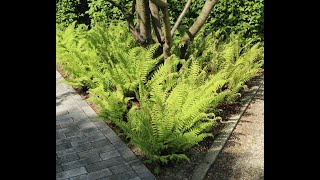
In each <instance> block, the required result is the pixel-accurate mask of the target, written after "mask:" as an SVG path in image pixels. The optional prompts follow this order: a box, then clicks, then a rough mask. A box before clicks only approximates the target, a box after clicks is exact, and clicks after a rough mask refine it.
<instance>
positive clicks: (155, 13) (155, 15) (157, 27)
mask: <svg viewBox="0 0 320 180" xmlns="http://www.w3.org/2000/svg"><path fill="white" fill-rule="evenodd" d="M149 7H150V12H151V19H152V25H153V29H154V33H155V35H156V37H157V40H158V42H159V43H162V31H161V24H160V18H159V8H158V6H157V5H155V4H154V3H153V2H152V1H149Z"/></svg>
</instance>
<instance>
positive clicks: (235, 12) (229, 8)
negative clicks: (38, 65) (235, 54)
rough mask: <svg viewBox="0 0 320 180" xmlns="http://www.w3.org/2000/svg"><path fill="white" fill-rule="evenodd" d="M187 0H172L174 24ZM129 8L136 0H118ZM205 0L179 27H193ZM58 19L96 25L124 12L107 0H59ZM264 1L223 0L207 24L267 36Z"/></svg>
mask: <svg viewBox="0 0 320 180" xmlns="http://www.w3.org/2000/svg"><path fill="white" fill-rule="evenodd" d="M186 1H187V0H183V1H180V0H168V2H169V13H170V22H171V25H172V26H173V25H174V23H175V21H176V19H177V18H178V16H179V15H180V13H181V12H182V10H183V8H184V5H185V3H186ZM115 2H117V3H120V4H123V5H125V7H127V8H128V9H130V8H129V7H131V5H132V0H115ZM204 3H205V0H197V1H193V2H192V3H191V6H190V8H189V11H188V13H187V15H186V17H185V18H183V20H182V23H181V25H180V27H179V29H178V32H177V34H179V33H180V34H182V33H183V32H185V31H186V30H187V28H188V27H190V26H191V25H192V24H193V22H194V21H195V19H196V18H197V16H198V15H199V13H200V11H201V9H202V7H203V4H204ZM56 5H57V6H56V7H57V8H56V9H57V14H56V18H57V23H60V24H61V23H62V24H65V25H69V24H70V23H71V22H73V21H77V22H78V23H79V24H82V23H84V24H86V25H90V24H91V25H94V24H96V23H109V22H110V21H112V20H119V19H123V16H122V14H121V12H120V11H119V10H118V9H117V8H115V7H113V6H112V5H111V4H110V3H109V2H107V1H106V0H88V1H87V0H57V1H56ZM263 23H264V4H263V0H219V2H218V3H217V4H216V5H215V6H214V8H213V10H212V12H211V14H210V16H209V18H208V20H207V23H206V26H207V27H208V28H207V30H208V32H216V34H217V35H221V36H224V37H228V36H229V35H230V34H231V32H234V33H237V34H240V35H242V36H243V37H245V38H254V39H256V40H260V41H263V40H264V35H263V34H264V28H263Z"/></svg>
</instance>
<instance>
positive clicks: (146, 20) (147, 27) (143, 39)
mask: <svg viewBox="0 0 320 180" xmlns="http://www.w3.org/2000/svg"><path fill="white" fill-rule="evenodd" d="M136 3H137V6H136V9H137V12H138V20H139V32H140V36H139V41H140V43H141V44H143V45H148V44H151V43H153V40H152V36H151V23H150V10H149V0H137V1H136Z"/></svg>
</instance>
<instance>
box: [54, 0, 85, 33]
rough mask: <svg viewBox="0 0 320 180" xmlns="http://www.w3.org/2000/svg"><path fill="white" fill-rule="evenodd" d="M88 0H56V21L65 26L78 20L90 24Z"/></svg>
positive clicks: (80, 22)
mask: <svg viewBox="0 0 320 180" xmlns="http://www.w3.org/2000/svg"><path fill="white" fill-rule="evenodd" d="M88 9H89V8H88V3H87V0H56V23H58V24H62V25H63V26H64V27H67V26H69V25H70V24H71V23H73V22H74V21H76V22H77V23H79V24H87V25H88V24H90V17H89V15H88V14H87V13H86V11H87V10H88Z"/></svg>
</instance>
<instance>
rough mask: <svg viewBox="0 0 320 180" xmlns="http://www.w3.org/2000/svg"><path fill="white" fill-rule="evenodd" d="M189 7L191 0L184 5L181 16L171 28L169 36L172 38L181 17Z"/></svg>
mask: <svg viewBox="0 0 320 180" xmlns="http://www.w3.org/2000/svg"><path fill="white" fill-rule="evenodd" d="M190 5H191V0H188V1H187V3H186V5H185V6H184V8H183V11H182V12H181V14H180V15H179V17H178V19H177V21H176V23H175V24H174V26H173V28H172V29H171V36H172V37H173V34H174V32H175V31H176V30H177V28H178V26H179V25H180V23H181V21H182V19H183V17H184V16H185V15H186V14H187V12H188V10H189V7H190Z"/></svg>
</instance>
